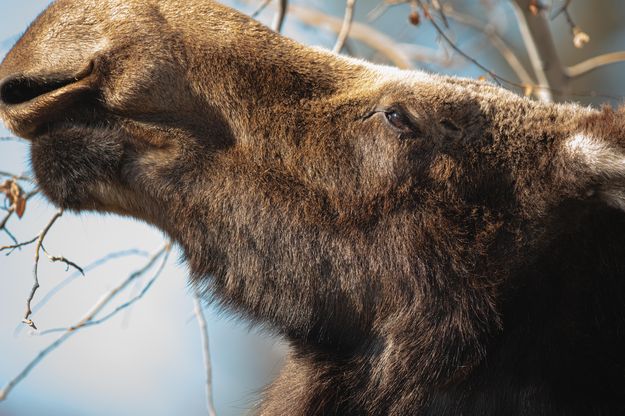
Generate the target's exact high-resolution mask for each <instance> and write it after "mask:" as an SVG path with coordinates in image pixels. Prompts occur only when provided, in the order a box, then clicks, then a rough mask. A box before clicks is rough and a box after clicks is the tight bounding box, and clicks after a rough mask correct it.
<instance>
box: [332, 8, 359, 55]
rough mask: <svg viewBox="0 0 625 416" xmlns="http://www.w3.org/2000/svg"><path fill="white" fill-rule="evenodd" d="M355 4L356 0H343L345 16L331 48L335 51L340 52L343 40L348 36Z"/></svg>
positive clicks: (343, 44) (343, 43)
mask: <svg viewBox="0 0 625 416" xmlns="http://www.w3.org/2000/svg"><path fill="white" fill-rule="evenodd" d="M355 4H356V0H346V2H345V17H344V18H343V26H341V30H340V32H339V36H338V38H337V39H336V44H335V45H334V49H332V51H333V52H335V53H341V50H342V49H343V46H345V41H346V40H347V37H348V36H349V31H350V29H351V28H352V22H353V20H354V5H355Z"/></svg>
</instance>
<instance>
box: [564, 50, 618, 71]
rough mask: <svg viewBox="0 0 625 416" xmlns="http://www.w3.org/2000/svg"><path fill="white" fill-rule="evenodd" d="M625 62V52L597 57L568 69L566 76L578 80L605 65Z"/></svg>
mask: <svg viewBox="0 0 625 416" xmlns="http://www.w3.org/2000/svg"><path fill="white" fill-rule="evenodd" d="M624 61H625V51H622V52H612V53H606V54H604V55H599V56H595V57H594V58H590V59H587V60H585V61H583V62H580V63H578V64H575V65H571V66H570V67H568V68H566V74H567V75H568V76H569V77H570V78H577V77H579V76H581V75H584V74H587V73H589V72H591V71H594V70H595V69H597V68H600V67H602V66H605V65H610V64H615V63H618V62H624Z"/></svg>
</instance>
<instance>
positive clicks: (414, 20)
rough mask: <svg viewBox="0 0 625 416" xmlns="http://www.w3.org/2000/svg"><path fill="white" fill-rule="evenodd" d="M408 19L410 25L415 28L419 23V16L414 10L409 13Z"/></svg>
mask: <svg viewBox="0 0 625 416" xmlns="http://www.w3.org/2000/svg"><path fill="white" fill-rule="evenodd" d="M408 19H409V20H410V23H411V24H413V25H415V26H417V25H418V24H419V23H420V22H421V16H420V15H419V12H418V11H416V10H415V11H413V12H412V13H410V16H409V17H408Z"/></svg>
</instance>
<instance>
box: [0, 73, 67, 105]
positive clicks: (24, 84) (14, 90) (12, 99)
mask: <svg viewBox="0 0 625 416" xmlns="http://www.w3.org/2000/svg"><path fill="white" fill-rule="evenodd" d="M74 81H75V80H74V79H73V78H72V79H37V78H33V77H25V76H22V75H13V76H9V77H6V78H5V79H3V80H2V81H0V105H2V106H12V105H18V104H23V103H25V102H27V101H30V100H33V99H35V98H37V97H40V96H42V95H45V94H48V93H50V92H52V91H55V90H58V89H59V88H63V87H65V86H67V85H70V84H72V83H73V82H74Z"/></svg>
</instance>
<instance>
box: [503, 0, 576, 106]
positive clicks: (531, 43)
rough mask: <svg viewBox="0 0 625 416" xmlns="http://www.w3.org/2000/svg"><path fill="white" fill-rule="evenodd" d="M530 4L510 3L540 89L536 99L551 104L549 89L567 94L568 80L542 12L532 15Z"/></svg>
mask: <svg viewBox="0 0 625 416" xmlns="http://www.w3.org/2000/svg"><path fill="white" fill-rule="evenodd" d="M530 3H531V0H512V4H513V6H514V10H515V12H516V15H517V20H518V22H519V28H520V30H521V35H522V37H523V41H524V42H525V47H526V49H527V53H528V54H529V57H530V61H531V63H532V66H533V67H534V72H535V75H536V79H537V80H538V84H539V88H540V87H544V88H540V91H539V98H541V99H543V100H545V101H553V94H552V91H553V90H555V91H558V92H559V93H560V94H562V95H566V94H568V92H569V81H570V79H569V77H568V76H567V74H566V70H565V68H564V67H563V65H562V63H561V62H560V58H559V56H558V52H557V50H556V46H555V44H554V42H553V37H552V36H551V30H550V29H549V22H548V21H547V19H546V17H545V15H544V12H543V11H542V10H538V11H537V13H536V14H535V15H534V14H533V13H532V11H531V10H530Z"/></svg>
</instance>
